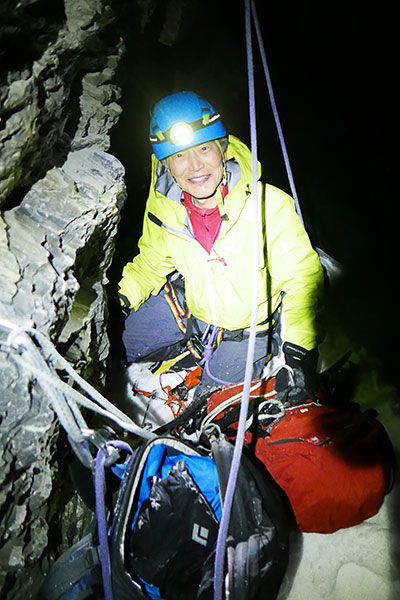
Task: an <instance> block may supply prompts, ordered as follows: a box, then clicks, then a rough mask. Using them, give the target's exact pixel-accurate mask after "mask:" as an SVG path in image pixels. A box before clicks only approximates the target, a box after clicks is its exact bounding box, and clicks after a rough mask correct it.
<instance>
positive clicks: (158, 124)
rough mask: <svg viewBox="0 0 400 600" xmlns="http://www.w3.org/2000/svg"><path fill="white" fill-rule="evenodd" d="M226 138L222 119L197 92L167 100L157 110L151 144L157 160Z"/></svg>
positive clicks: (154, 114)
mask: <svg viewBox="0 0 400 600" xmlns="http://www.w3.org/2000/svg"><path fill="white" fill-rule="evenodd" d="M225 136H226V130H225V127H224V126H223V124H222V122H221V116H220V115H219V114H218V113H216V112H215V111H214V109H213V107H212V106H211V104H210V103H209V102H207V100H203V98H201V97H200V96H198V95H197V94H195V93H194V92H178V93H176V94H172V95H171V96H166V97H165V98H163V99H162V100H160V101H159V102H157V104H156V105H155V107H154V110H153V115H152V118H151V122H150V142H151V143H152V145H153V150H154V154H155V155H156V158H157V159H158V160H161V159H162V158H167V157H168V156H171V154H175V152H179V151H180V150H185V149H186V148H191V147H192V146H197V145H198V144H202V143H204V142H210V141H212V140H216V139H218V138H221V137H225Z"/></svg>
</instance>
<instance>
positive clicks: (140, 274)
mask: <svg viewBox="0 0 400 600" xmlns="http://www.w3.org/2000/svg"><path fill="white" fill-rule="evenodd" d="M163 239H164V235H163V231H162V228H161V227H160V225H158V224H156V223H153V222H152V221H151V220H150V219H149V217H148V211H147V210H146V212H145V216H144V221H143V233H142V236H141V238H140V240H139V244H138V246H139V254H138V255H137V256H135V258H134V259H133V260H132V262H129V263H128V264H127V265H125V267H124V269H123V271H122V279H121V281H120V282H119V293H120V294H121V295H122V296H125V298H127V299H128V301H129V306H130V308H134V309H135V310H137V309H138V308H139V306H140V305H141V304H142V303H143V302H144V301H145V300H147V299H148V298H149V296H150V294H158V292H159V291H160V290H161V288H162V287H163V285H164V284H165V282H166V278H167V275H169V274H170V273H172V271H174V270H175V265H174V263H173V261H172V258H171V257H169V256H168V255H166V254H165V252H164V244H163Z"/></svg>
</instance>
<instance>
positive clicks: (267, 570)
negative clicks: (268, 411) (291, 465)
mask: <svg viewBox="0 0 400 600" xmlns="http://www.w3.org/2000/svg"><path fill="white" fill-rule="evenodd" d="M232 453H233V446H232V444H230V443H229V442H228V441H227V440H226V439H222V438H221V439H220V438H219V437H218V438H214V439H213V441H212V452H211V451H210V452H206V451H203V450H201V449H199V448H195V447H193V446H191V445H189V444H187V443H185V442H182V441H180V440H177V439H175V438H171V437H166V436H165V437H160V438H157V439H155V440H152V441H150V442H148V443H146V444H144V446H143V448H142V450H141V452H140V455H139V456H137V455H136V456H133V457H132V458H131V459H129V460H128V462H127V464H126V468H125V472H124V474H123V478H122V483H121V489H120V493H119V496H118V501H117V504H116V512H115V514H114V517H113V519H112V525H111V532H110V554H111V572H112V582H113V591H114V596H115V598H118V600H125V599H128V598H137V599H139V598H140V599H142V598H153V599H154V600H157V599H159V598H162V599H163V600H208V599H210V600H211V599H212V598H213V574H214V555H215V544H216V539H217V534H218V528H219V521H220V517H221V497H222V498H223V492H222V490H224V489H225V485H226V478H227V475H228V473H229V467H230V463H231V460H232ZM226 557H227V560H226V565H225V569H226V575H227V577H226V578H225V586H227V587H228V588H229V590H227V592H226V593H229V594H230V595H229V598H230V600H239V599H240V600H247V599H249V600H250V599H253V598H254V599H260V600H261V599H262V598H264V597H265V590H266V589H268V597H269V598H271V599H273V598H276V596H277V594H278V591H279V587H280V584H281V581H282V578H283V575H284V573H285V571H286V567H287V560H288V518H287V507H286V506H285V501H284V498H283V496H282V494H281V492H280V490H279V489H278V487H277V486H276V484H275V483H274V482H273V481H272V479H270V480H268V479H267V478H266V477H265V476H264V474H262V475H260V473H258V471H257V470H256V469H254V467H253V465H252V464H251V463H250V461H249V460H248V459H247V458H246V457H242V461H241V466H240V469H239V475H238V482H237V486H236V492H235V499H234V502H233V507H232V513H231V521H230V527H229V533H228V539H227V552H226Z"/></svg>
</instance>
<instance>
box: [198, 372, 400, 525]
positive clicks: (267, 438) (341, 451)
mask: <svg viewBox="0 0 400 600" xmlns="http://www.w3.org/2000/svg"><path fill="white" fill-rule="evenodd" d="M241 390H242V386H241V385H234V386H229V387H227V388H226V389H224V390H222V391H220V392H216V393H214V394H213V395H212V396H211V397H210V399H209V407H208V410H209V412H211V411H213V413H214V414H215V413H216V411H217V410H218V409H217V408H216V407H218V405H221V407H224V408H223V409H222V410H221V413H220V414H219V415H215V417H214V419H213V420H214V422H215V423H219V424H220V426H221V428H222V430H224V431H226V432H227V433H228V434H229V435H230V437H231V439H234V437H235V428H236V425H237V423H236V422H235V419H236V418H237V414H238V404H239V402H240V398H241ZM274 396H275V394H274V391H273V380H268V381H261V380H259V381H253V382H252V392H251V397H250V412H253V418H249V422H251V425H249V428H248V431H247V433H246V436H245V439H246V443H247V444H248V445H249V446H250V447H252V448H253V451H254V453H255V456H256V457H257V458H258V459H259V460H260V461H261V462H262V463H263V464H264V466H265V467H266V468H267V469H268V471H269V473H270V474H271V475H272V477H273V478H274V479H275V481H276V482H277V483H278V484H279V486H280V487H281V488H282V489H283V490H284V491H285V493H286V494H287V496H288V498H289V501H290V503H291V506H292V508H293V512H294V514H295V517H296V522H297V526H298V528H299V530H300V531H304V532H316V533H331V532H334V531H336V530H338V529H341V528H345V527H351V526H353V525H357V524H359V523H361V522H362V521H364V520H365V519H367V518H369V517H371V516H373V515H374V514H376V513H377V512H378V510H379V508H380V507H381V505H382V502H383V499H384V496H385V494H386V493H387V491H388V490H389V488H390V486H391V483H392V479H393V466H394V463H393V449H392V445H391V442H390V440H389V437H388V435H387V433H386V431H385V429H384V427H383V426H382V424H381V423H380V422H379V421H378V420H377V418H376V416H375V413H374V411H368V410H367V411H365V412H362V411H361V410H360V408H359V406H358V404H355V403H347V404H345V405H343V406H339V405H324V404H322V403H318V402H311V401H310V402H307V403H305V404H304V405H302V406H297V407H285V406H282V405H281V406H279V405H278V404H274ZM229 397H232V398H235V400H234V404H233V405H232V404H231V405H230V406H229ZM235 405H237V406H236V408H235ZM235 410H236V413H235ZM255 420H257V423H256V426H255ZM254 432H255V433H256V436H255V437H253V433H254Z"/></svg>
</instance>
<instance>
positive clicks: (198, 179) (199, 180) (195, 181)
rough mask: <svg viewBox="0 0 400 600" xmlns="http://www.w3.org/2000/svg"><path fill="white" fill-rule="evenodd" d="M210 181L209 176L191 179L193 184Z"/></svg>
mask: <svg viewBox="0 0 400 600" xmlns="http://www.w3.org/2000/svg"><path fill="white" fill-rule="evenodd" d="M207 179H208V175H202V176H201V177H192V178H191V179H189V181H191V182H192V183H199V182H202V181H206V180H207Z"/></svg>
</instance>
